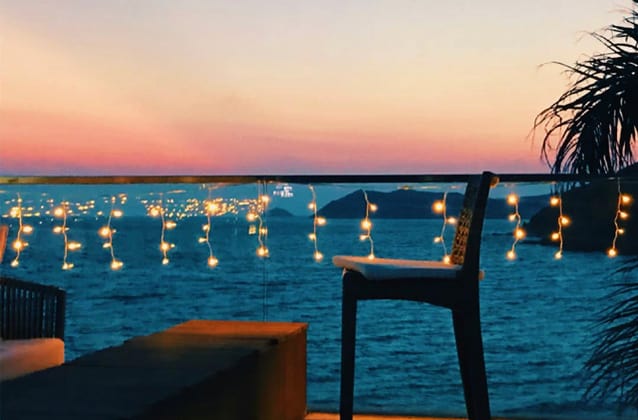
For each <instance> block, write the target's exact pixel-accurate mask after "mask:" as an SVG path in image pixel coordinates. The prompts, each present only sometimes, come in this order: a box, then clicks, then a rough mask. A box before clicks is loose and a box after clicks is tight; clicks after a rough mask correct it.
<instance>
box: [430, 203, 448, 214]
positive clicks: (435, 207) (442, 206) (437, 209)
mask: <svg viewBox="0 0 638 420" xmlns="http://www.w3.org/2000/svg"><path fill="white" fill-rule="evenodd" d="M443 210H445V204H443V201H435V202H434V204H432V211H434V212H435V213H443Z"/></svg>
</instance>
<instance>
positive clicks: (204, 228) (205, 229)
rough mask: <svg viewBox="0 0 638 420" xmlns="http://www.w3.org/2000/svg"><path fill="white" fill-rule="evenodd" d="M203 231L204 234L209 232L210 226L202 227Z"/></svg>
mask: <svg viewBox="0 0 638 420" xmlns="http://www.w3.org/2000/svg"><path fill="white" fill-rule="evenodd" d="M202 230H203V231H204V232H208V231H210V226H209V225H203V226H202Z"/></svg>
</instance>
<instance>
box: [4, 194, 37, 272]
mask: <svg viewBox="0 0 638 420" xmlns="http://www.w3.org/2000/svg"><path fill="white" fill-rule="evenodd" d="M17 202H18V205H17V207H14V208H12V209H11V212H10V213H11V214H10V215H11V216H12V217H15V218H17V219H18V232H17V234H16V239H15V240H14V241H13V243H12V247H13V250H14V251H15V253H16V256H15V258H14V259H13V261H11V267H17V266H18V265H20V254H21V253H22V251H23V250H24V248H26V247H27V246H28V245H29V243H28V242H26V241H25V240H24V239H23V238H22V234H30V233H31V232H33V227H31V226H29V225H25V224H24V223H23V219H22V197H20V194H18V199H17Z"/></svg>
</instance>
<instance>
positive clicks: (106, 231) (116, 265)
mask: <svg viewBox="0 0 638 420" xmlns="http://www.w3.org/2000/svg"><path fill="white" fill-rule="evenodd" d="M115 201H116V197H115V196H113V197H111V210H110V211H109V217H108V219H107V221H106V226H103V227H101V228H100V230H99V231H98V234H99V235H100V236H101V237H103V238H104V239H105V240H106V242H105V243H104V244H103V245H102V247H103V248H107V249H108V250H109V252H110V253H111V270H113V271H116V270H119V269H120V268H122V267H123V266H124V263H123V262H122V261H120V260H118V259H117V258H116V257H115V249H114V247H113V234H114V233H115V229H113V227H112V226H111V222H112V220H113V218H114V217H115V218H119V217H122V214H123V213H122V211H121V210H117V209H115Z"/></svg>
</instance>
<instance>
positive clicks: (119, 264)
mask: <svg viewBox="0 0 638 420" xmlns="http://www.w3.org/2000/svg"><path fill="white" fill-rule="evenodd" d="M122 266H124V263H123V262H122V261H120V260H113V261H111V270H119V269H120V268H122Z"/></svg>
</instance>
